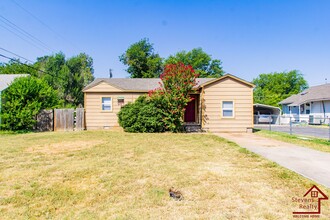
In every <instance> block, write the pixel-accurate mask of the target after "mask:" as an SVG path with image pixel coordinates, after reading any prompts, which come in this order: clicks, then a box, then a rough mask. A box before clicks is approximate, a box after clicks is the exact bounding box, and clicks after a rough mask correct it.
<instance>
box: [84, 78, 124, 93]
mask: <svg viewBox="0 0 330 220" xmlns="http://www.w3.org/2000/svg"><path fill="white" fill-rule="evenodd" d="M121 91H123V90H122V89H121V88H119V87H116V86H113V85H111V84H109V83H107V82H104V81H100V82H98V83H96V84H95V85H93V86H91V87H89V88H86V89H85V90H84V92H121Z"/></svg>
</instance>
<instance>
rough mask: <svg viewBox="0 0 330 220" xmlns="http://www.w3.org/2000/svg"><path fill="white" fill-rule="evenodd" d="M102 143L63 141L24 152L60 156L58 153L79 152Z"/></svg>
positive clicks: (93, 141)
mask: <svg viewBox="0 0 330 220" xmlns="http://www.w3.org/2000/svg"><path fill="white" fill-rule="evenodd" d="M102 143H104V141H96V140H90V141H88V140H84V141H65V142H59V143H52V144H46V145H45V144H44V145H38V146H34V147H29V148H27V149H26V151H27V152H29V153H44V154H60V153H67V152H72V151H80V150H84V149H88V148H92V147H94V146H96V145H99V144H102Z"/></svg>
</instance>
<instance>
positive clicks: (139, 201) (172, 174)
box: [0, 131, 330, 219]
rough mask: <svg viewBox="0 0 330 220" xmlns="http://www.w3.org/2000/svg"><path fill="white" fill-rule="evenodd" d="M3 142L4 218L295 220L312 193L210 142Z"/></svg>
mask: <svg viewBox="0 0 330 220" xmlns="http://www.w3.org/2000/svg"><path fill="white" fill-rule="evenodd" d="M0 143H1V146H0V219H27V218H32V219H33V218H40V219H46V218H52V219H63V218H67V219H288V218H291V217H292V211H294V207H293V204H292V202H291V198H292V197H298V196H302V194H303V193H305V191H306V190H307V189H308V187H310V186H311V185H312V184H313V183H312V182H311V181H309V180H307V179H305V178H303V177H301V176H299V175H297V174H295V173H293V172H290V171H288V170H286V169H284V168H281V167H279V166H277V165H276V164H274V163H272V162H269V161H267V160H265V159H262V158H260V157H258V156H256V155H255V154H253V153H250V152H249V151H247V150H245V149H242V148H239V147H238V146H237V145H235V144H233V143H230V142H227V141H226V140H224V139H221V138H219V137H216V136H213V135H210V134H195V135H185V134H129V133H124V132H120V131H88V132H72V133H39V134H21V135H1V136H0ZM170 187H174V188H175V189H178V190H180V191H181V192H182V193H183V195H184V200H182V201H175V200H173V199H171V198H170V197H169V195H168V189H169V188H170ZM321 189H323V190H324V191H325V192H326V193H327V195H329V192H330V191H329V189H324V187H321ZM323 204H324V206H323V207H322V208H323V210H322V213H323V216H322V217H324V218H326V217H329V216H330V210H329V201H325V202H323Z"/></svg>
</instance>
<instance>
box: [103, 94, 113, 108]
mask: <svg viewBox="0 0 330 220" xmlns="http://www.w3.org/2000/svg"><path fill="white" fill-rule="evenodd" d="M103 98H110V99H111V106H110V107H111V109H110V110H103ZM112 111H113V98H112V96H101V112H112Z"/></svg>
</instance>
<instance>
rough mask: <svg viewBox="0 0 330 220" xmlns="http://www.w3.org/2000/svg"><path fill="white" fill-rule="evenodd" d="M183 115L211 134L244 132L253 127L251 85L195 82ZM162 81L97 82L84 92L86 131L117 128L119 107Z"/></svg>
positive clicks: (229, 79) (227, 80)
mask: <svg viewBox="0 0 330 220" xmlns="http://www.w3.org/2000/svg"><path fill="white" fill-rule="evenodd" d="M197 82H198V84H197V86H195V87H194V88H193V91H192V92H191V96H193V97H194V100H192V101H191V102H190V103H188V105H187V107H186V111H185V116H184V122H185V123H186V124H191V125H198V126H200V127H201V128H202V129H203V130H210V131H213V132H247V131H250V130H252V127H253V88H254V85H253V84H252V83H250V82H247V81H245V80H242V79H240V78H238V77H235V76H233V75H230V74H227V75H224V76H222V77H220V78H216V79H215V78H198V79H197ZM159 83H161V79H159V78H152V79H151V78H150V79H146V78H144V79H137V78H135V79H131V78H125V79H122V78H121V79H120V78H117V79H116V78H99V79H95V80H94V81H93V82H92V83H90V84H89V85H87V86H86V87H85V88H84V90H83V92H84V99H85V100H84V103H85V106H84V107H85V112H86V129H88V130H89V129H108V128H111V127H116V126H119V125H118V119H117V113H118V112H119V110H120V108H121V106H123V105H125V104H126V103H129V102H134V100H136V99H137V98H138V97H139V96H140V95H142V94H146V93H148V91H149V90H153V89H156V88H158V87H159Z"/></svg>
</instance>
